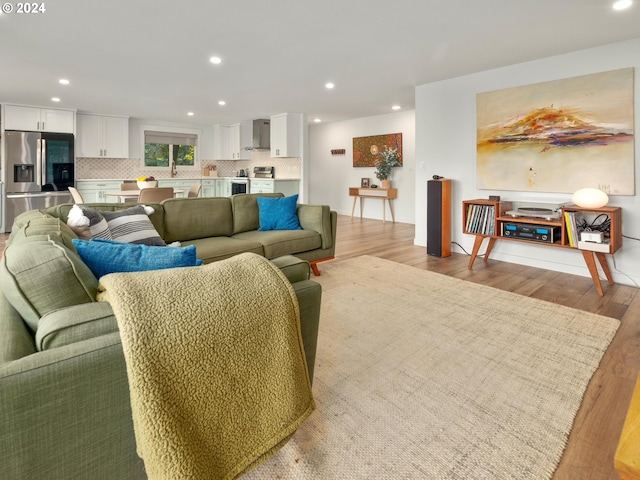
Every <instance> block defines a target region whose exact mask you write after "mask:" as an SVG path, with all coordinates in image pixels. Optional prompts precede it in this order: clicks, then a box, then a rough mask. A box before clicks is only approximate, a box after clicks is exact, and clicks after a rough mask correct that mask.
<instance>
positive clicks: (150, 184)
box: [137, 180, 158, 190]
mask: <svg viewBox="0 0 640 480" xmlns="http://www.w3.org/2000/svg"><path fill="white" fill-rule="evenodd" d="M137 183H138V188H139V189H140V190H142V189H143V188H155V187H157V186H158V181H157V180H145V181H140V180H138V181H137Z"/></svg>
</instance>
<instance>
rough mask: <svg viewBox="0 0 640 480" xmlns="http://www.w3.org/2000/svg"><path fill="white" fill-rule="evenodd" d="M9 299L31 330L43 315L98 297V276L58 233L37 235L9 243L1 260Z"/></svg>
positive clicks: (1, 268) (5, 288)
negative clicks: (66, 244)
mask: <svg viewBox="0 0 640 480" xmlns="http://www.w3.org/2000/svg"><path fill="white" fill-rule="evenodd" d="M0 281H2V290H3V292H4V294H5V296H6V297H7V300H8V301H9V302H10V303H11V305H13V307H14V308H15V309H16V310H17V311H18V312H19V313H20V315H21V316H22V318H23V319H24V321H25V322H26V323H27V325H29V327H30V328H31V330H32V331H34V332H35V331H36V330H37V327H38V321H39V319H40V317H42V316H43V315H45V314H47V313H49V312H51V311H53V310H58V309H60V308H64V307H68V306H71V305H78V304H80V303H89V302H93V301H94V300H95V296H96V291H97V288H98V280H97V279H96V277H95V276H94V275H93V273H91V270H89V267H87V266H86V265H85V263H84V262H83V261H82V260H81V259H80V257H79V256H78V254H77V253H76V252H75V250H71V249H70V248H67V247H66V246H65V245H64V244H63V242H62V241H61V240H60V238H59V237H57V236H54V235H37V236H33V237H27V238H25V239H23V240H22V241H20V242H14V243H12V244H11V245H9V246H8V247H7V249H6V250H5V253H4V258H3V259H2V263H1V264H0Z"/></svg>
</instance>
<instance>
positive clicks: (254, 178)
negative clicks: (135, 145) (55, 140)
mask: <svg viewBox="0 0 640 480" xmlns="http://www.w3.org/2000/svg"><path fill="white" fill-rule="evenodd" d="M218 178H219V179H221V180H225V179H226V180H232V179H234V178H246V179H248V180H279V181H299V180H300V179H299V178H259V177H257V178H256V177H174V178H157V177H156V180H216V179H218ZM125 181H135V178H133V179H132V178H126V179H122V178H77V179H76V182H125Z"/></svg>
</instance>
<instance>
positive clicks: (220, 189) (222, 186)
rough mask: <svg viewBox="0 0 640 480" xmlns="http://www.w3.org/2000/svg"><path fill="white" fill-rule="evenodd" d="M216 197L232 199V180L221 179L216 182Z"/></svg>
mask: <svg viewBox="0 0 640 480" xmlns="http://www.w3.org/2000/svg"><path fill="white" fill-rule="evenodd" d="M216 196H217V197H230V196H231V179H230V178H219V179H218V180H216Z"/></svg>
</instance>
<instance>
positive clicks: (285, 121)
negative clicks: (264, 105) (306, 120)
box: [271, 113, 302, 158]
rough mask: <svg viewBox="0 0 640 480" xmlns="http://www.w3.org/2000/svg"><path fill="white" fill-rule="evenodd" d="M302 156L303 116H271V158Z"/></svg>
mask: <svg viewBox="0 0 640 480" xmlns="http://www.w3.org/2000/svg"><path fill="white" fill-rule="evenodd" d="M301 155H302V114H300V113H281V114H280V115H272V116H271V157H278V158H279V157H300V156H301Z"/></svg>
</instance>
